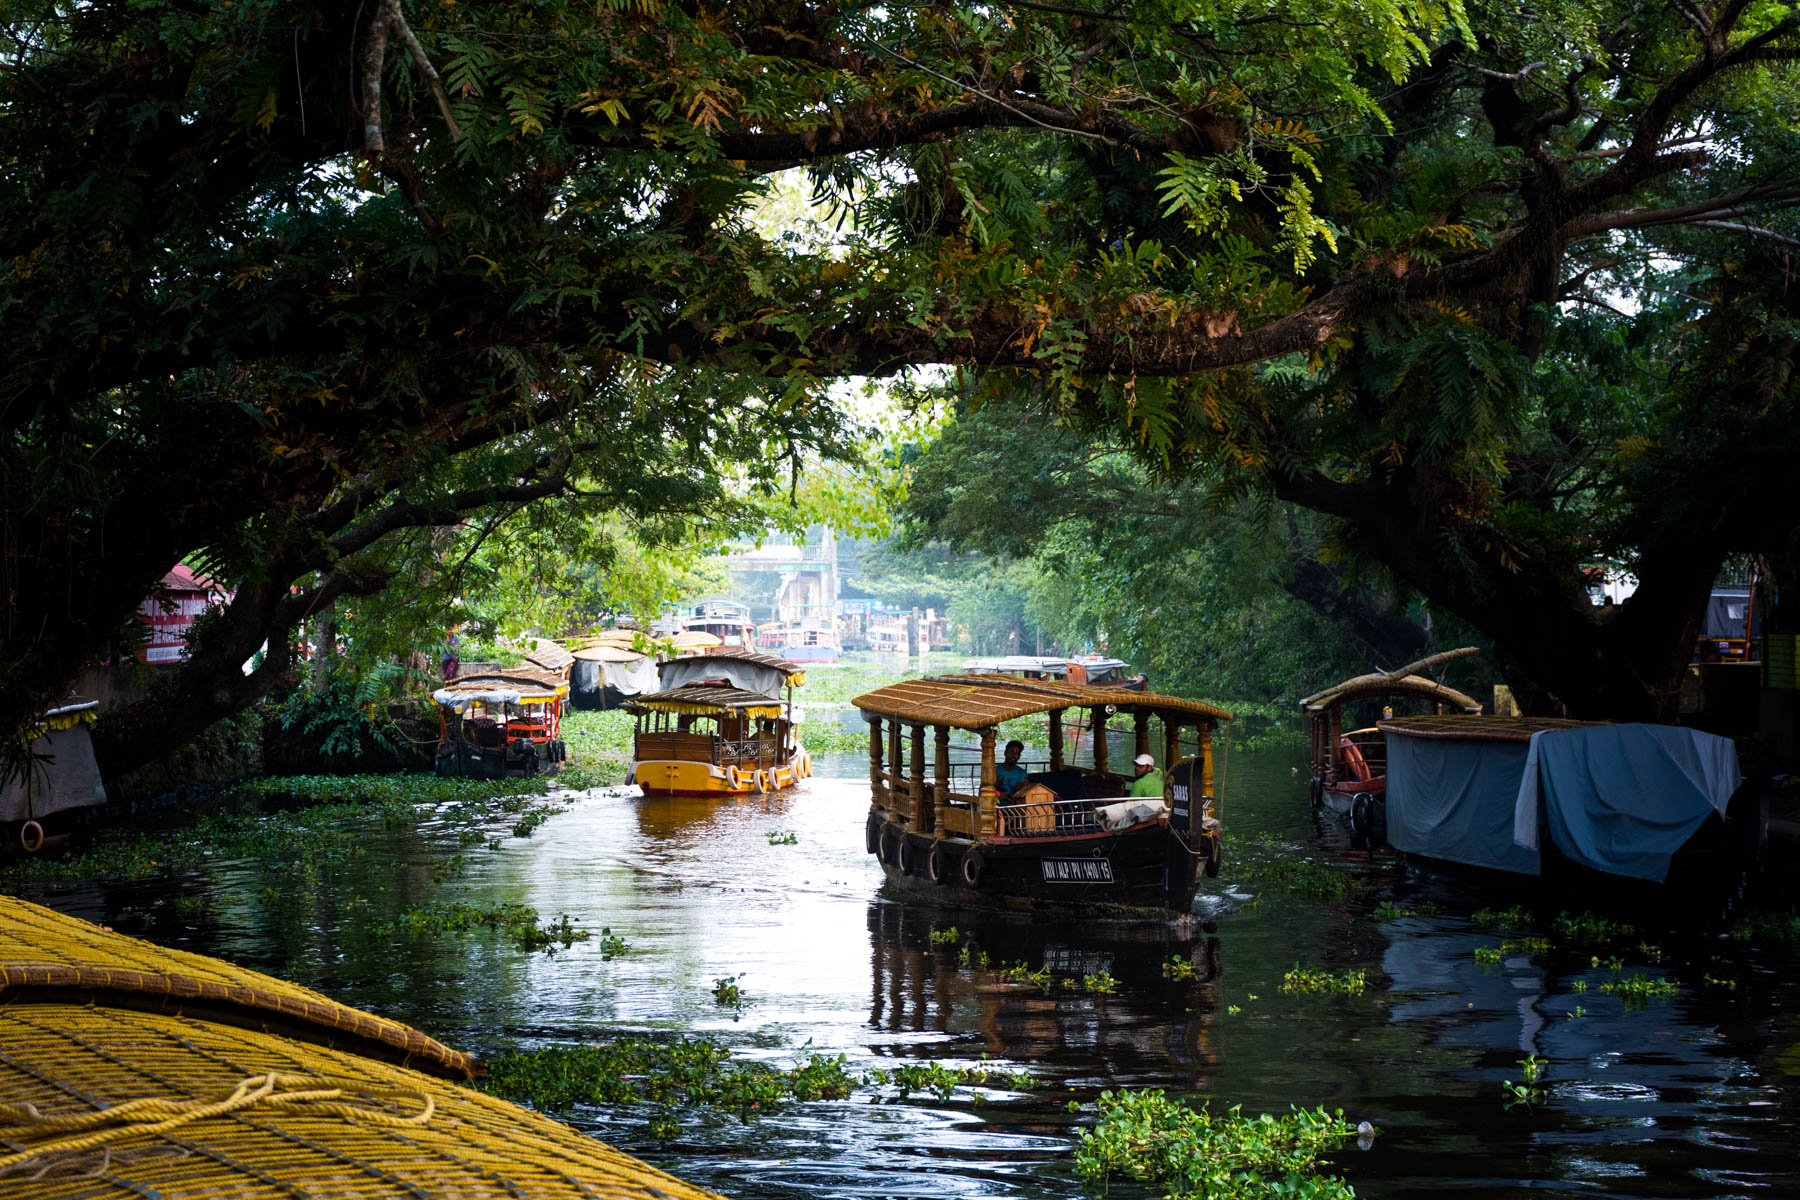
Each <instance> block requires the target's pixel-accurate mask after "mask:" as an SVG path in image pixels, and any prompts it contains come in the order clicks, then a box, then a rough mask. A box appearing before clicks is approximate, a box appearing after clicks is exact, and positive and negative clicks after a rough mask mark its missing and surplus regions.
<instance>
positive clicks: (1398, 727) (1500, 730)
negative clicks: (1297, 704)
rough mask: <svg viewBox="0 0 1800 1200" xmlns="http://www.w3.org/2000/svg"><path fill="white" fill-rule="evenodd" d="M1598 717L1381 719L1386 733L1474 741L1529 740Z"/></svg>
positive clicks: (1377, 725) (1580, 725)
mask: <svg viewBox="0 0 1800 1200" xmlns="http://www.w3.org/2000/svg"><path fill="white" fill-rule="evenodd" d="M1599 723H1600V722H1596V721H1565V720H1562V719H1561V718H1558V717H1482V716H1471V717H1455V716H1447V715H1446V716H1441V717H1396V718H1394V719H1393V720H1391V721H1378V722H1376V727H1377V728H1378V729H1380V730H1381V731H1382V732H1383V733H1397V734H1401V735H1403V736H1406V737H1422V738H1455V739H1460V740H1463V741H1470V742H1529V741H1530V740H1531V735H1532V734H1534V733H1544V732H1547V731H1549V730H1552V729H1581V728H1583V727H1585V726H1589V725H1595V724H1599Z"/></svg>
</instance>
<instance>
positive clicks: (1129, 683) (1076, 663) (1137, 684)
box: [962, 654, 1149, 692]
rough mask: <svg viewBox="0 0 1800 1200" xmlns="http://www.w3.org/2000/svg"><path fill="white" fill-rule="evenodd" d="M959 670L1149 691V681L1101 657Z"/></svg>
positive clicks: (979, 664) (1009, 661) (1041, 658)
mask: <svg viewBox="0 0 1800 1200" xmlns="http://www.w3.org/2000/svg"><path fill="white" fill-rule="evenodd" d="M962 669H963V671H964V673H965V674H969V675H1012V676H1016V677H1017V678H1020V679H1035V680H1048V681H1050V682H1052V683H1073V684H1078V685H1081V686H1084V687H1109V688H1124V689H1125V690H1127V691H1133V692H1142V691H1146V690H1148V687H1149V680H1148V679H1147V678H1146V677H1145V676H1144V675H1142V674H1141V673H1140V674H1137V675H1133V674H1131V667H1130V665H1129V664H1128V663H1126V662H1125V661H1124V660H1122V659H1117V658H1107V657H1106V656H1105V655H1103V654H1084V655H1079V656H1077V657H1074V658H1067V657H1060V656H1057V655H1049V656H1045V655H1042V654H1008V655H1005V656H1003V657H1000V658H971V659H966V660H964V662H963V665H962Z"/></svg>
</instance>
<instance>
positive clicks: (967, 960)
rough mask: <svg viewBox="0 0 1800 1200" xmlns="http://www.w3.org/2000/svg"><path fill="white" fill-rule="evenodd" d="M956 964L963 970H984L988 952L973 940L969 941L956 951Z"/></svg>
mask: <svg viewBox="0 0 1800 1200" xmlns="http://www.w3.org/2000/svg"><path fill="white" fill-rule="evenodd" d="M956 965H957V966H959V967H962V968H964V969H965V970H968V969H975V970H985V969H986V967H987V965H988V953H987V951H986V950H983V949H982V948H981V947H979V946H977V945H976V944H975V943H974V942H970V943H968V944H967V945H965V946H963V948H962V950H961V951H960V952H958V954H957V956H956Z"/></svg>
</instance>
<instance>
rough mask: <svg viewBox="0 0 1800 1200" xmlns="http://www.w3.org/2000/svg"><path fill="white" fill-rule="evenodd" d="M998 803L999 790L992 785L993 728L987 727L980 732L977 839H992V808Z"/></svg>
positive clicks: (976, 819) (976, 805)
mask: <svg viewBox="0 0 1800 1200" xmlns="http://www.w3.org/2000/svg"><path fill="white" fill-rule="evenodd" d="M999 802H1000V792H999V789H998V788H997V787H996V786H995V785H994V727H993V726H992V725H990V726H988V727H987V728H986V729H984V730H982V731H981V795H980V797H979V798H978V799H977V800H976V801H975V833H976V835H977V836H978V837H992V836H993V835H994V829H995V827H996V816H997V815H996V814H995V812H994V806H995V805H996V804H998V803H999Z"/></svg>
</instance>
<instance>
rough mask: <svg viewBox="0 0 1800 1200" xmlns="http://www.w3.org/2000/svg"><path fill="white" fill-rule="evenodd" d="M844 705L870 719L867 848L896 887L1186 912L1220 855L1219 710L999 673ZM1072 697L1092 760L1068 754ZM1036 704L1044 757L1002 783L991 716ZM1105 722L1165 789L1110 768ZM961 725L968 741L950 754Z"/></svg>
mask: <svg viewBox="0 0 1800 1200" xmlns="http://www.w3.org/2000/svg"><path fill="white" fill-rule="evenodd" d="M851 703H852V704H854V705H855V706H856V707H857V708H859V709H861V710H862V712H863V716H864V718H865V719H866V720H867V721H868V723H869V789H870V793H871V796H870V804H869V817H868V822H867V829H866V848H867V850H868V852H869V853H871V854H873V855H875V856H876V857H877V859H879V861H880V862H881V865H882V869H883V871H884V872H885V873H886V876H887V879H888V881H889V883H890V884H891V885H892V886H894V887H895V888H896V889H897V890H900V891H902V892H904V893H907V894H911V895H914V896H919V897H922V898H928V899H934V900H937V901H940V902H943V903H951V904H973V905H988V906H999V907H1007V908H1017V909H1045V910H1050V911H1074V912H1081V913H1084V914H1101V915H1106V914H1111V915H1123V916H1144V915H1151V914H1154V915H1156V916H1169V915H1175V916H1180V915H1184V914H1186V913H1187V911H1188V909H1189V908H1190V907H1191V906H1192V904H1193V900H1194V893H1195V891H1196V890H1197V889H1198V886H1199V877H1200V873H1201V872H1202V871H1204V872H1205V873H1206V874H1208V875H1211V874H1216V873H1217V871H1218V869H1219V861H1220V836H1221V826H1220V814H1219V809H1218V802H1217V800H1216V799H1215V797H1214V794H1213V731H1214V729H1215V728H1216V727H1217V725H1218V723H1219V722H1221V721H1229V720H1231V714H1230V713H1228V712H1226V711H1224V710H1223V709H1219V708H1215V707H1213V706H1212V705H1210V704H1206V703H1203V702H1201V701H1198V700H1184V699H1181V698H1179V697H1175V696H1160V695H1156V694H1155V693H1151V692H1128V691H1122V690H1120V689H1117V688H1107V687H1092V686H1087V685H1082V684H1074V683H1068V682H1064V681H1041V680H1024V679H1019V678H1016V677H1013V676H1008V675H946V676H927V677H925V678H922V679H912V680H907V681H904V682H902V683H896V684H891V685H889V686H887V687H884V688H879V689H877V690H876V691H873V692H869V693H866V694H865V695H862V696H858V697H857V698H856V699H855V700H853V701H851ZM1071 709H1073V710H1076V711H1077V712H1078V713H1081V714H1085V715H1086V717H1087V720H1088V723H1089V725H1090V727H1091V729H1092V730H1093V737H1092V739H1091V741H1090V745H1091V747H1092V752H1091V760H1090V761H1089V762H1088V763H1087V764H1077V763H1076V762H1074V761H1072V759H1071V757H1070V756H1069V755H1068V754H1067V753H1066V746H1065V744H1064V738H1063V733H1064V728H1065V726H1064V715H1065V714H1066V713H1068V712H1069V710H1071ZM1040 715H1041V716H1042V717H1043V718H1044V719H1045V721H1046V734H1047V737H1046V741H1047V749H1048V756H1047V759H1046V760H1044V761H1041V762H1035V763H1032V764H1031V765H1032V766H1033V767H1036V768H1037V769H1035V770H1030V769H1028V770H1027V771H1026V773H1025V782H1024V783H1023V784H1021V785H1020V786H1018V787H1017V789H1016V790H1015V791H1014V793H1013V794H1012V795H1010V796H1003V795H1002V794H1001V793H1000V790H999V786H998V782H997V780H998V764H997V757H996V751H997V747H998V746H999V744H1000V742H1001V737H1000V726H1001V725H1002V724H1003V723H1005V722H1008V721H1016V720H1019V719H1020V718H1023V717H1037V716H1040ZM1109 721H1113V722H1118V723H1119V724H1124V723H1125V722H1129V728H1130V729H1131V731H1132V737H1133V746H1134V754H1135V755H1142V756H1145V757H1148V758H1150V759H1152V760H1154V761H1156V762H1158V763H1160V765H1161V774H1162V788H1161V794H1160V795H1155V796H1144V795H1138V796H1132V795H1130V794H1129V793H1130V791H1131V790H1132V788H1131V778H1130V777H1129V776H1128V775H1125V774H1121V773H1118V772H1115V771H1114V770H1113V769H1112V763H1111V761H1110V748H1109V746H1108V739H1107V725H1108V722H1109ZM1115 727H1116V726H1115ZM958 732H962V733H970V734H973V735H975V737H976V739H977V745H976V746H975V747H973V748H957V749H956V750H955V751H954V752H953V748H952V746H951V738H952V736H953V734H954V733H958ZM928 735H929V740H930V742H931V747H932V748H931V753H930V757H927V751H926V741H927V737H928ZM971 749H972V751H973V757H972V758H971V757H970V753H971ZM1021 765H1023V764H1021Z"/></svg>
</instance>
